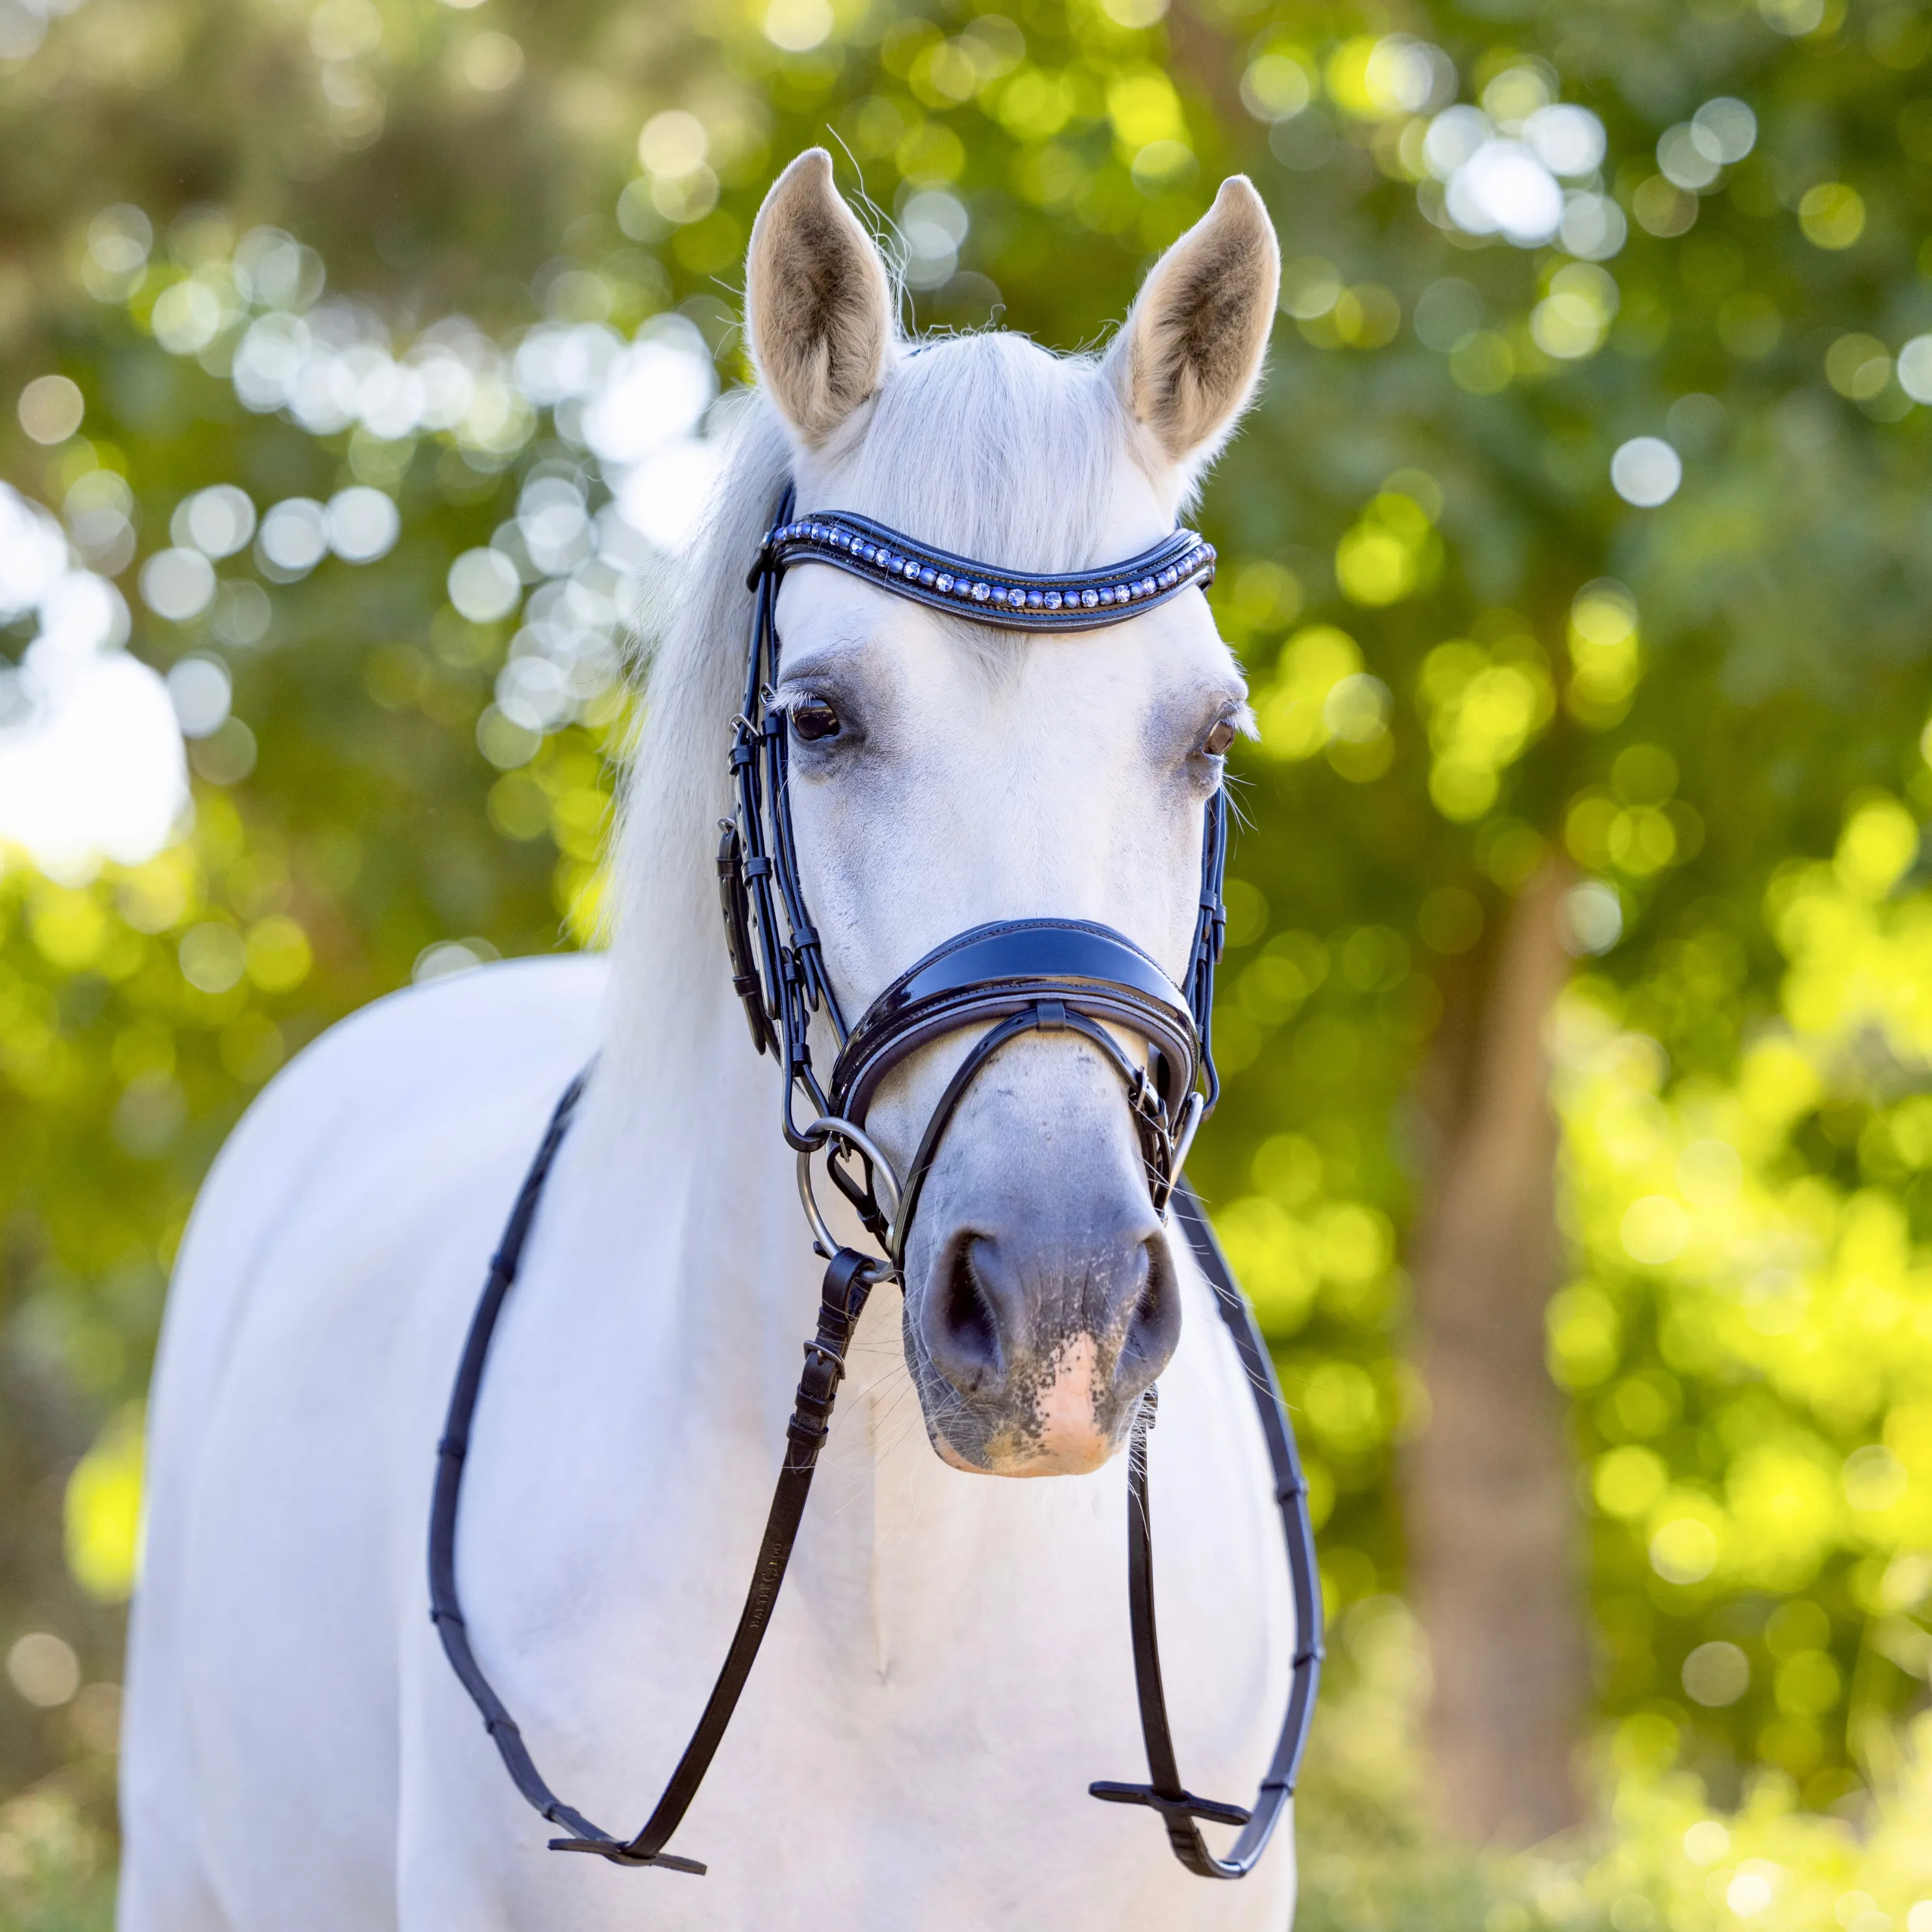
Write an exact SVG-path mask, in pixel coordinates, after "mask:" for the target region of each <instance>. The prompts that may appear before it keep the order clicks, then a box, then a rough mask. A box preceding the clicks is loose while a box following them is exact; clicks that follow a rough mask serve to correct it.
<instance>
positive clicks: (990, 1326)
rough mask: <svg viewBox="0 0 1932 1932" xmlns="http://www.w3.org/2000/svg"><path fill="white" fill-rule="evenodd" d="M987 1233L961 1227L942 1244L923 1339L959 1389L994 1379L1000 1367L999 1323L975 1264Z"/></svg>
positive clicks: (975, 1389)
mask: <svg viewBox="0 0 1932 1932" xmlns="http://www.w3.org/2000/svg"><path fill="white" fill-rule="evenodd" d="M985 1245H986V1242H985V1238H984V1237H983V1235H979V1234H977V1233H975V1232H973V1231H972V1230H971V1229H962V1230H960V1231H959V1232H958V1233H957V1234H956V1235H954V1236H953V1238H952V1240H951V1241H949V1242H948V1243H947V1251H946V1254H945V1256H944V1259H943V1261H942V1263H941V1276H940V1280H939V1282H938V1289H939V1293H938V1295H937V1296H936V1297H935V1304H936V1305H935V1308H934V1311H933V1313H934V1319H933V1320H932V1322H931V1323H930V1324H929V1326H928V1329H927V1334H926V1342H927V1346H928V1347H929V1349H931V1351H932V1358H933V1361H934V1362H935V1364H936V1365H937V1367H938V1368H939V1370H940V1371H941V1373H942V1374H944V1376H945V1377H946V1379H947V1381H948V1382H950V1383H951V1384H952V1385H953V1387H954V1388H956V1389H957V1390H959V1392H960V1394H962V1395H972V1394H977V1393H979V1392H980V1391H981V1390H982V1389H983V1388H986V1387H987V1386H989V1385H997V1384H998V1381H999V1379H1000V1377H1001V1374H1002V1373H1003V1372H1004V1366H1005V1364H1004V1356H1003V1352H1002V1350H1001V1346H1000V1325H999V1322H998V1318H997V1317H996V1316H995V1314H994V1312H993V1307H992V1301H991V1299H990V1298H989V1296H988V1294H987V1292H986V1286H985V1284H984V1283H983V1281H982V1280H981V1279H980V1274H979V1271H978V1270H977V1268H975V1267H974V1255H975V1253H976V1252H977V1251H979V1250H981V1249H982V1248H983V1247H984V1246H985Z"/></svg>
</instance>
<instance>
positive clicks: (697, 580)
mask: <svg viewBox="0 0 1932 1932" xmlns="http://www.w3.org/2000/svg"><path fill="white" fill-rule="evenodd" d="M718 415H719V416H721V418H722V420H721V422H719V423H718V429H717V431H716V433H717V434H719V435H720V436H721V437H722V439H723V440H724V444H725V449H724V460H723V461H722V463H721V465H720V468H719V472H718V480H717V481H716V483H715V485H714V486H713V489H712V495H711V497H710V499H709V503H708V505H707V506H706V510H705V512H704V514H703V517H702V518H701V519H700V533H699V535H698V537H697V541H695V542H694V544H693V545H692V547H691V550H689V551H688V553H687V554H686V556H685V558H684V559H682V562H680V563H679V565H677V566H676V569H675V571H674V572H673V574H671V576H670V578H669V580H668V581H667V583H666V584H665V585H664V586H663V587H662V588H661V590H660V591H659V592H658V596H657V597H656V598H655V600H654V601H655V603H656V605H657V613H656V614H658V619H659V621H658V622H656V623H655V624H652V625H646V630H647V631H648V632H650V633H653V634H649V635H647V637H646V651H645V665H644V685H643V703H642V706H641V715H640V719H639V722H638V724H637V728H636V730H635V732H634V736H633V739H632V742H631V746H630V749H629V754H628V760H627V770H626V774H625V783H624V785H623V787H622V805H621V808H620V811H619V821H618V826H617V830H616V834H615V843H614V848H613V854H614V863H613V878H612V892H611V912H610V928H611V935H612V950H613V973H612V984H611V995H610V1009H609V1010H608V1012H607V1014H606V1016H605V1022H604V1064H606V1065H607V1067H611V1069H612V1070H613V1074H614V1076H615V1077H613V1078H612V1079H610V1080H608V1081H604V1082H598V1086H599V1087H600V1088H602V1089H603V1090H604V1094H605V1096H606V1097H607V1098H606V1102H605V1104H606V1105H607V1106H608V1105H616V1106H619V1107H623V1108H625V1109H626V1111H628V1103H627V1100H626V1099H625V1098H622V1097H631V1098H635V1097H640V1096H641V1095H642V1094H643V1092H644V1091H646V1086H647V1085H648V1084H649V1083H650V1082H652V1081H653V1080H655V1081H659V1082H661V1081H662V1080H664V1079H666V1078H667V1077H668V1078H670V1079H672V1080H673V1082H679V1081H686V1080H691V1079H698V1078H701V1077H702V1059H701V1056H702V1055H703V1054H704V1052H706V1050H707V1049H708V1046H709V1035H710V1029H709V1028H706V1027H705V1026H704V1025H702V1024H700V1020H701V1017H702V1016H703V1015H705V1014H706V1013H709V1012H712V1011H714V1010H715V1006H714V1004H713V1003H714V1002H715V1001H718V999H720V998H730V997H732V996H731V995H730V990H729V979H728V975H727V971H726V968H725V965H724V942H723V929H722V926H721V920H720V918H719V914H718V892H717V880H716V875H715V872H714V871H713V869H712V859H713V858H714V856H715V853H716V850H717V847H718V820H720V819H721V818H724V817H728V816H729V815H730V811H731V796H730V786H729V784H728V782H727V775H726V766H725V760H724V754H725V750H726V746H727V738H728V734H729V730H730V721H731V720H732V718H733V716H734V715H736V712H737V710H738V708H739V704H740V703H741V701H742V695H743V680H744V675H745V649H746V647H747V642H748V633H749V628H750V624H751V593H750V592H749V591H748V589H746V588H745V572H746V571H748V569H749V568H750V566H751V560H752V559H753V557H754V555H755V554H756V553H757V546H758V544H759V541H760V538H762V537H763V535H764V533H765V531H766V529H767V528H768V527H769V523H770V520H771V517H772V514H773V512H774V511H775V509H776V508H777V505H778V497H779V495H780V493H781V491H782V490H783V489H784V485H785V483H786V481H787V478H790V476H791V475H793V469H794V460H793V449H792V446H791V443H790V440H789V438H788V436H787V432H786V430H785V428H784V425H783V424H782V423H781V421H780V420H779V418H778V413H777V410H775V407H773V405H772V403H771V402H770V401H769V398H767V397H766V395H765V394H764V393H763V392H762V391H761V390H752V391H749V392H742V393H741V395H740V397H739V398H727V402H726V404H724V406H723V407H721V410H720V411H719V412H718ZM1132 449H1133V439H1132V437H1131V436H1130V429H1129V425H1128V424H1127V419H1126V416H1125V414H1124V410H1123V409H1122V407H1121V404H1120V401H1119V400H1118V398H1117V397H1116V395H1115V393H1114V391H1113V389H1112V385H1111V383H1109V380H1108V379H1107V377H1106V374H1104V372H1103V370H1102V368H1101V366H1100V362H1099V361H1098V360H1097V359H1096V358H1094V357H1093V356H1055V355H1054V354H1052V353H1051V352H1050V351H1049V350H1044V349H1043V348H1041V347H1040V346H1039V345H1038V344H1035V343H1034V342H1032V341H1030V340H1028V338H1026V337H1025V336H1022V335H1016V334H1013V333H1010V332H985V333H982V334H975V335H959V336H953V337H947V338H936V339H934V340H932V341H927V342H926V343H922V344H919V345H917V346H916V347H913V348H911V349H910V350H901V352H900V353H899V355H898V358H897V359H896V360H895V362H894V363H893V365H892V368H891V370H890V371H889V374H888V375H887V377H886V380H885V381H884V383H883V384H882V385H881V386H880V389H879V391H878V392H877V395H874V397H872V398H871V399H870V400H869V401H868V402H866V403H865V404H863V405H862V407H861V408H860V410H859V411H858V413H857V416H856V419H855V420H854V421H853V422H852V423H850V424H849V425H847V426H846V428H844V430H842V431H840V432H839V433H838V435H837V436H835V438H834V439H833V445H832V449H830V450H829V452H825V453H823V454H821V455H820V456H819V457H818V458H815V459H813V460H811V461H810V462H808V463H805V464H803V465H802V466H801V467H802V468H803V469H805V472H806V473H807V475H808V476H809V475H811V474H812V473H814V471H817V472H820V473H823V471H824V470H825V469H827V468H829V470H830V472H831V473H832V475H835V479H836V480H835V485H834V486H833V487H835V492H836V494H837V496H838V501H837V502H814V501H811V500H810V499H809V498H806V499H802V500H801V502H800V504H799V507H800V508H802V509H807V510H809V509H832V508H838V509H845V510H851V511H857V512H859V513H860V514H864V515H868V516H871V517H875V518H877V520H879V521H880V522H882V523H886V524H888V525H889V526H891V527H892V528H894V529H899V530H902V531H903V532H904V533H905V534H906V535H908V536H910V537H914V538H918V539H919V540H920V541H923V542H926V543H929V544H937V545H940V546H941V547H944V548H946V549H948V550H953V551H955V552H957V553H960V554H962V555H965V556H973V557H975V558H982V559H986V561H988V562H995V563H1001V564H1005V565H1009V566H1010V567H1011V568H1014V569H1016V570H1025V571H1070V570H1076V569H1079V568H1082V567H1084V566H1085V565H1090V564H1092V563H1094V562H1098V561H1100V559H1099V558H1098V557H1097V556H1096V554H1095V547H1096V544H1097V542H1098V541H1099V537H1100V529H1101V527H1102V524H1103V520H1104V518H1105V517H1106V511H1107V507H1108V504H1109V498H1110V496H1111V491H1112V479H1113V475H1114V471H1115V466H1116V465H1117V464H1118V463H1119V462H1120V461H1121V459H1122V458H1123V457H1124V456H1127V455H1129V454H1130V451H1131V450H1132ZM807 487H810V486H809V484H808V485H807ZM957 628H958V629H959V631H961V632H962V636H963V637H964V640H965V641H967V642H968V643H969V644H970V645H971V646H973V647H975V648H980V649H983V648H984V647H985V646H986V644H987V643H990V642H992V640H996V639H998V637H999V636H1000V634H999V633H997V632H992V631H987V630H986V628H985V627H984V626H983V625H972V624H968V623H966V622H964V621H963V620H960V621H959V622H958V624H957ZM694 1056H696V1057H694Z"/></svg>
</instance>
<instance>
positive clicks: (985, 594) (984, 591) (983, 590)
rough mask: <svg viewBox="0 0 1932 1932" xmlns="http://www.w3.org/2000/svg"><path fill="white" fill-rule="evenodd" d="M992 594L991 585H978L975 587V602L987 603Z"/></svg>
mask: <svg viewBox="0 0 1932 1932" xmlns="http://www.w3.org/2000/svg"><path fill="white" fill-rule="evenodd" d="M992 594H993V586H992V585H991V584H990V583H976V584H974V586H973V601H974V603H976V604H983V603H985V602H986V600H987V598H989V597H991V596H992Z"/></svg>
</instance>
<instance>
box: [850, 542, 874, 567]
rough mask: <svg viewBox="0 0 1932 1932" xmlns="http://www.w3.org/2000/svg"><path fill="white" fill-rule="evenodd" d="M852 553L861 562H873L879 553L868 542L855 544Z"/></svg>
mask: <svg viewBox="0 0 1932 1932" xmlns="http://www.w3.org/2000/svg"><path fill="white" fill-rule="evenodd" d="M878 554H879V553H878V552H877V550H874V548H873V547H872V546H871V544H868V543H862V544H858V545H856V546H855V547H854V548H853V556H856V557H857V558H858V559H859V561H860V562H862V563H871V562H874V561H875V560H876V559H877V556H878Z"/></svg>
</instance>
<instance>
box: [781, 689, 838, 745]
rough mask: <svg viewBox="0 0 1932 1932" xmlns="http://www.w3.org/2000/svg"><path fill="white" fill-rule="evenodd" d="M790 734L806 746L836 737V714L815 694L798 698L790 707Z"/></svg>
mask: <svg viewBox="0 0 1932 1932" xmlns="http://www.w3.org/2000/svg"><path fill="white" fill-rule="evenodd" d="M790 716H791V728H792V733H793V736H795V737H797V738H800V739H803V740H804V742H805V743H806V744H808V745H815V744H817V742H819V740H820V739H823V738H835V737H837V736H838V712H835V710H833V709H832V706H830V705H829V704H828V703H826V701H825V700H824V699H823V698H822V697H818V696H817V695H816V694H808V695H807V696H805V697H800V698H798V699H796V700H794V701H793V703H792V704H791V706H790Z"/></svg>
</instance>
